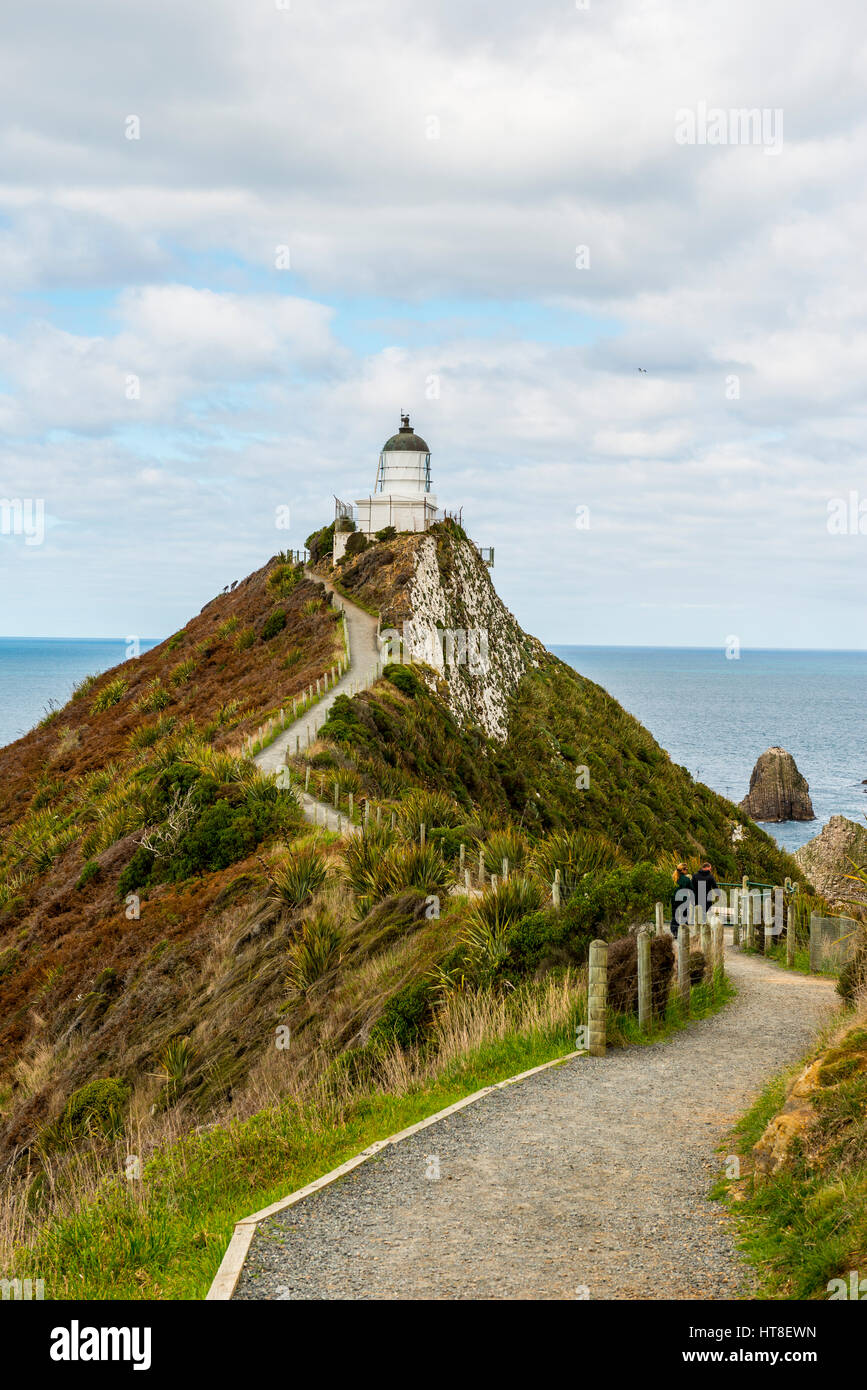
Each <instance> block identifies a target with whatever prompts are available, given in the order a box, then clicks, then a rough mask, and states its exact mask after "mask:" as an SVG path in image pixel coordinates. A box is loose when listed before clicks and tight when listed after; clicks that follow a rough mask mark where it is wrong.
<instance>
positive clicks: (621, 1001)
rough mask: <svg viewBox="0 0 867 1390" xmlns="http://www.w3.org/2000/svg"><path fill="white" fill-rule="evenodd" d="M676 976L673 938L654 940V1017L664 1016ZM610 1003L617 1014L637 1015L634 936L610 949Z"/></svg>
mask: <svg viewBox="0 0 867 1390" xmlns="http://www.w3.org/2000/svg"><path fill="white" fill-rule="evenodd" d="M673 973H674V946H673V943H672V939H671V937H670V936H654V937H652V938H651V942H650V979H651V985H650V1005H651V1010H652V1012H653V1014H654V1016H655V1017H661V1016H662V1014H664V1013H665V1008H666V1004H667V1003H668V994H669V990H670V989H671V977H672V975H673ZM608 1003H609V1005H610V1007H611V1008H612V1009H613V1010H614V1012H615V1013H620V1014H637V1013H638V943H637V940H636V937H635V936H634V935H633V934H630V935H629V936H622V937H620V938H619V940H617V941H613V942H612V943H611V945H610V946H609V947H608Z"/></svg>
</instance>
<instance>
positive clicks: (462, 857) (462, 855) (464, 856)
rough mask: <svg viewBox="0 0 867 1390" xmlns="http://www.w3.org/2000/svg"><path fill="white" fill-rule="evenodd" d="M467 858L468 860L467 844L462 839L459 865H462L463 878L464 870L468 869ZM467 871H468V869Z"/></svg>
mask: <svg viewBox="0 0 867 1390" xmlns="http://www.w3.org/2000/svg"><path fill="white" fill-rule="evenodd" d="M466 860H467V847H466V845H465V844H464V842H463V840H462V841H461V847H460V850H459V851H458V863H459V866H460V871H461V878H463V876H464V872H465V871H466ZM467 872H468V871H467Z"/></svg>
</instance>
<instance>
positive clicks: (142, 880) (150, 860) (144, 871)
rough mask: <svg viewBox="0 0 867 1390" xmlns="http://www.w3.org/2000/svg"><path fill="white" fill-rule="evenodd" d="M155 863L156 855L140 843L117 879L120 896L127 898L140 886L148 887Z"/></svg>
mask: <svg viewBox="0 0 867 1390" xmlns="http://www.w3.org/2000/svg"><path fill="white" fill-rule="evenodd" d="M155 863H156V855H155V854H153V852H152V851H151V850H149V849H145V848H144V846H143V845H139V847H138V849H137V850H136V852H135V854H134V855H133V857H132V859H131V860H130V861H129V863H128V864H127V866H126V868H125V869H124V870H123V871H122V872H121V875H120V878H119V879H118V881H117V895H118V897H119V898H125V897H126V895H127V893H135V892H137V891H138V889H139V888H146V887H147V886H148V883H149V882H150V877H151V874H152V873H153V867H154V864H155Z"/></svg>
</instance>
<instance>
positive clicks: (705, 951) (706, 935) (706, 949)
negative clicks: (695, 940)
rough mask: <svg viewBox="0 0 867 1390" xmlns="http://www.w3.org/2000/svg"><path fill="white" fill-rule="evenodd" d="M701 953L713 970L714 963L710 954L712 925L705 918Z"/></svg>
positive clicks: (702, 929) (702, 926)
mask: <svg viewBox="0 0 867 1390" xmlns="http://www.w3.org/2000/svg"><path fill="white" fill-rule="evenodd" d="M701 953H702V955H703V956H704V958H705V960H706V962H707V964H708V966H709V967H710V968H711V969H713V962H712V961H711V954H710V923H709V922H708V921H707V918H704V919H703V920H702V923H701Z"/></svg>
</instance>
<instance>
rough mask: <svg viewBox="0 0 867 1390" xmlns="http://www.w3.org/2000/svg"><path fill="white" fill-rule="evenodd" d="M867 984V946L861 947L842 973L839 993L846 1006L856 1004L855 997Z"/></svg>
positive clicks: (838, 981)
mask: <svg viewBox="0 0 867 1390" xmlns="http://www.w3.org/2000/svg"><path fill="white" fill-rule="evenodd" d="M865 984H867V946H860V947H859V948H858V949H857V950H856V951H855V953H854V955H853V956H852V958H851V959H850V960H847V962H846V964H845V965H844V966H843V968H842V970H841V971H840V976H839V978H838V980H837V993H838V994H839V996H840V998H841V999H842V1000H843V1001H844V1002H845V1003H846V1004H854V1002H855V996H856V995H857V994H858V993H859V991H860V990H861V989H863V988H864V986H865Z"/></svg>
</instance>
